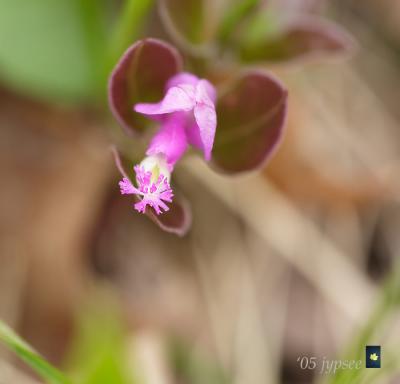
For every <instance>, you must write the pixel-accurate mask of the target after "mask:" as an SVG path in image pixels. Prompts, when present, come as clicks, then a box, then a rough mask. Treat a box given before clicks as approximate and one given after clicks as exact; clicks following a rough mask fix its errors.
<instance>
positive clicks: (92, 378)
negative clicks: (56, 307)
mask: <svg viewBox="0 0 400 384" xmlns="http://www.w3.org/2000/svg"><path fill="white" fill-rule="evenodd" d="M118 313H119V311H118V307H117V305H116V303H114V302H113V301H111V300H110V299H109V298H103V299H101V298H99V297H95V298H94V299H93V300H88V303H87V305H85V306H84V307H83V308H82V310H81V311H80V313H79V316H78V321H77V327H76V333H75V335H74V337H73V341H72V345H71V348H70V351H69V358H67V366H68V367H69V369H68V371H71V372H72V375H73V377H74V379H75V380H74V382H75V383H78V384H98V383H101V384H127V383H132V382H133V381H132V379H131V376H132V374H130V372H132V371H133V368H134V367H132V366H131V367H130V371H129V372H128V368H127V365H128V363H127V341H126V340H127V337H126V332H125V330H124V327H123V323H122V321H121V318H120V316H119V315H118Z"/></svg>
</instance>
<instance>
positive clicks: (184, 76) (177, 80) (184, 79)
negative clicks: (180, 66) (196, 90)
mask: <svg viewBox="0 0 400 384" xmlns="http://www.w3.org/2000/svg"><path fill="white" fill-rule="evenodd" d="M198 82H199V78H198V77H197V76H195V75H193V74H191V73H189V72H181V73H178V74H176V75H175V76H172V77H171V78H170V79H169V80H168V83H167V89H169V88H172V87H176V86H178V85H181V84H189V85H193V86H194V87H195V86H196V85H197V83H198Z"/></svg>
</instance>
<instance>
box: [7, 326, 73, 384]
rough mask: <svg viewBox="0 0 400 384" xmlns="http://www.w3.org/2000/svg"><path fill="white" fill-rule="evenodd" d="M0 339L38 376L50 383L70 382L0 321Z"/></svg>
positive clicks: (61, 383) (65, 383) (66, 383)
mask: <svg viewBox="0 0 400 384" xmlns="http://www.w3.org/2000/svg"><path fill="white" fill-rule="evenodd" d="M0 341H1V342H3V343H4V345H5V346H6V347H7V348H9V349H10V350H12V351H13V352H15V353H16V354H17V355H18V357H19V358H20V359H21V360H23V361H24V362H25V363H26V364H28V365H29V366H30V367H31V368H32V369H33V370H34V371H35V372H36V373H37V374H38V375H39V376H41V377H42V378H43V379H45V380H46V382H47V383H50V384H70V381H69V380H68V379H67V378H66V377H65V376H64V375H63V374H62V373H61V372H59V371H58V370H57V369H56V368H54V367H53V366H51V365H50V364H49V363H48V362H47V361H46V360H45V359H44V358H43V357H41V356H40V355H39V354H38V353H37V352H36V351H34V350H33V349H32V347H30V346H29V345H28V344H27V343H26V342H25V341H24V340H22V339H21V338H20V337H19V336H18V335H17V334H16V333H15V332H14V331H13V330H12V329H11V328H10V327H9V326H8V325H7V324H5V323H4V322H2V321H0Z"/></svg>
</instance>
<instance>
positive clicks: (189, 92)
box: [119, 73, 217, 215]
mask: <svg viewBox="0 0 400 384" xmlns="http://www.w3.org/2000/svg"><path fill="white" fill-rule="evenodd" d="M215 98H216V92H215V88H214V87H213V86H212V85H211V83H209V82H208V81H207V80H204V79H201V80H200V79H198V78H197V77H196V76H194V75H192V74H190V73H180V74H178V75H175V76H173V77H172V78H171V79H169V81H168V83H167V86H166V94H165V96H164V98H163V100H161V101H160V102H159V103H156V104H136V105H135V106H134V109H135V111H136V112H139V113H143V114H145V115H149V116H151V117H152V118H153V119H155V120H156V121H159V122H160V128H159V130H158V132H157V133H156V134H155V135H154V136H153V138H152V139H151V141H150V144H149V146H148V148H147V151H146V155H147V157H146V158H145V159H144V160H143V161H142V162H141V163H140V165H136V166H135V167H134V170H135V172H136V182H137V185H138V187H135V186H134V185H133V184H132V183H131V181H130V180H129V179H128V178H127V177H124V178H123V179H122V180H121V181H120V183H119V186H120V189H121V193H122V194H134V195H136V196H137V198H139V199H140V201H139V202H138V203H136V204H135V209H136V210H137V211H139V212H142V213H145V211H146V207H147V206H149V207H151V208H153V209H154V211H155V212H156V214H157V215H159V214H160V213H162V212H163V211H164V212H166V211H168V210H169V208H168V206H167V204H166V203H171V202H172V198H173V192H172V189H171V186H170V184H169V180H170V177H171V172H172V171H173V169H174V166H175V164H176V162H177V161H179V159H180V158H181V157H182V156H183V154H184V153H185V152H186V150H187V147H188V144H191V145H192V146H194V147H196V148H199V149H201V150H202V151H203V152H204V157H205V158H206V160H210V158H211V150H212V147H213V143H214V136H215V129H216V125H217V118H216V112H215V105H214V102H215Z"/></svg>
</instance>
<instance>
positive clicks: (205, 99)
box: [192, 80, 217, 160]
mask: <svg viewBox="0 0 400 384" xmlns="http://www.w3.org/2000/svg"><path fill="white" fill-rule="evenodd" d="M210 85H211V84H210V83H208V81H206V80H200V81H199V84H198V86H197V88H196V106H195V107H194V117H195V120H196V123H197V126H198V128H199V136H200V139H201V142H202V146H203V148H202V149H203V152H204V157H205V159H206V160H210V159H211V151H212V147H213V144H214V136H215V130H216V127H217V114H216V112H215V106H214V103H213V102H212V100H211V99H210V97H209V91H210ZM211 87H212V86H211ZM211 89H213V87H212V88H211ZM192 134H193V133H192Z"/></svg>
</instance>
